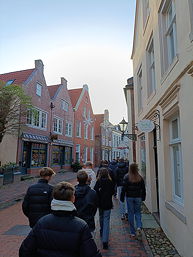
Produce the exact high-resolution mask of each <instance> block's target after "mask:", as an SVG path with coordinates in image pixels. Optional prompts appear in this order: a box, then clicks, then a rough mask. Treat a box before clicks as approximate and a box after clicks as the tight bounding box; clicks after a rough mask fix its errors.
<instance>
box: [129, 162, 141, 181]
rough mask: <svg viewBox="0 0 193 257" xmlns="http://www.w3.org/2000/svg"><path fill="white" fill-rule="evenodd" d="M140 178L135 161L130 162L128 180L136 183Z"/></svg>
mask: <svg viewBox="0 0 193 257" xmlns="http://www.w3.org/2000/svg"><path fill="white" fill-rule="evenodd" d="M141 180H142V177H141V175H140V174H139V168H138V164H137V163H132V164H131V165H130V166H129V181H131V182H132V183H137V182H140V181H141Z"/></svg>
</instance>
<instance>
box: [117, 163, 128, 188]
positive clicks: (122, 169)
mask: <svg viewBox="0 0 193 257" xmlns="http://www.w3.org/2000/svg"><path fill="white" fill-rule="evenodd" d="M115 173H116V182H117V186H122V185H123V178H124V176H125V175H126V174H127V173H128V167H127V165H126V163H125V162H119V163H118V164H117V168H116V170H115Z"/></svg>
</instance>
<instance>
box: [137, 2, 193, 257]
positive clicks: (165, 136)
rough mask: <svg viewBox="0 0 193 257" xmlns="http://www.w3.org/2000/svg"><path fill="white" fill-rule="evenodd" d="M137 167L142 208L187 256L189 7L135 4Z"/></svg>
mask: <svg viewBox="0 0 193 257" xmlns="http://www.w3.org/2000/svg"><path fill="white" fill-rule="evenodd" d="M132 59H133V71H134V98H135V121H136V123H138V122H139V121H140V120H144V119H149V120H153V121H154V122H155V123H156V124H157V127H156V128H155V129H154V130H153V131H152V132H149V133H140V132H139V131H138V140H137V149H136V152H137V162H138V163H139V164H140V169H141V171H142V173H143V176H144V177H145V180H146V187H147V200H146V205H147V207H148V208H149V210H150V211H151V212H156V213H158V215H159V217H160V224H161V227H162V229H163V230H164V232H165V233H166V234H167V236H168V237H169V239H170V240H171V241H172V243H173V244H174V245H175V247H176V248H177V250H178V251H179V254H180V255H181V256H183V257H192V256H193V186H192V185H193V172H192V167H193V158H192V153H193V138H192V135H191V134H192V133H191V130H192V129H191V128H192V126H193V114H192V112H191V109H192V108H193V102H192V98H193V1H192V0H157V1H155V0H149V1H148V0H143V1H142V0H137V3H136V17H135V32H134V43H133V53H132Z"/></svg>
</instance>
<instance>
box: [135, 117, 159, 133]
mask: <svg viewBox="0 0 193 257" xmlns="http://www.w3.org/2000/svg"><path fill="white" fill-rule="evenodd" d="M137 127H138V129H139V130H140V131H141V132H151V131H152V130H153V129H154V128H155V124H154V122H153V121H152V120H140V121H139V122H138V123H137Z"/></svg>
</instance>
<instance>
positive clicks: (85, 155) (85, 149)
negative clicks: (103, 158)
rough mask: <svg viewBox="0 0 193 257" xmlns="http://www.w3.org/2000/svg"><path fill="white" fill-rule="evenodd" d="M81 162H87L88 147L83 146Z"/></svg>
mask: <svg viewBox="0 0 193 257" xmlns="http://www.w3.org/2000/svg"><path fill="white" fill-rule="evenodd" d="M83 158H84V159H83V162H87V160H88V159H87V158H88V147H85V148H84V156H83Z"/></svg>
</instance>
